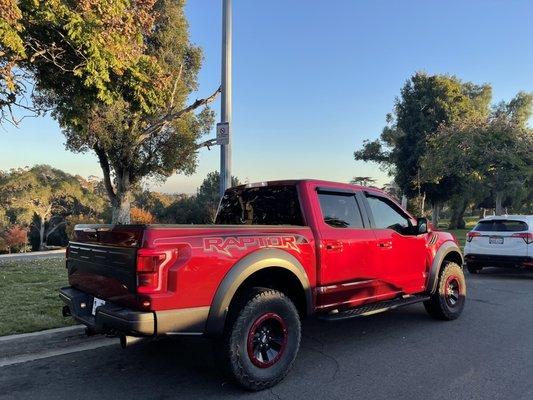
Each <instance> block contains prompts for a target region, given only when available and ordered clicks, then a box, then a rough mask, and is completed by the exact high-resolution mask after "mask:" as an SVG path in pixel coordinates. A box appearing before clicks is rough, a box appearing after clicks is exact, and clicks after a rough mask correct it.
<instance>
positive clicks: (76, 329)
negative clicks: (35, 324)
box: [0, 325, 85, 343]
mask: <svg viewBox="0 0 533 400" xmlns="http://www.w3.org/2000/svg"><path fill="white" fill-rule="evenodd" d="M84 331H85V327H84V326H83V325H74V326H66V327H64V328H54V329H46V330H44V331H37V332H30V333H18V334H15V335H8V336H0V343H2V342H7V341H10V340H24V339H28V338H37V337H39V336H43V337H44V336H51V335H57V334H60V335H62V334H64V333H80V334H83V333H84Z"/></svg>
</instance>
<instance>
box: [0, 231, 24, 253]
mask: <svg viewBox="0 0 533 400" xmlns="http://www.w3.org/2000/svg"><path fill="white" fill-rule="evenodd" d="M27 242H28V231H27V230H26V229H24V228H22V227H20V226H18V225H13V226H10V227H9V228H7V229H5V230H4V231H3V232H2V233H1V234H0V250H3V251H7V252H8V253H11V252H12V251H15V252H18V251H21V250H22V249H24V248H25V247H26V244H27Z"/></svg>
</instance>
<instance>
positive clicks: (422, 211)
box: [420, 192, 426, 217]
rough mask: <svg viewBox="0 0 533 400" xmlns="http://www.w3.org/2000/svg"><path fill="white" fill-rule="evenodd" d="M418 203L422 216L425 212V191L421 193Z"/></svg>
mask: <svg viewBox="0 0 533 400" xmlns="http://www.w3.org/2000/svg"><path fill="white" fill-rule="evenodd" d="M420 203H421V204H420V215H421V216H422V217H423V216H424V215H425V214H426V210H425V208H426V192H424V194H423V195H422V199H421V201H420Z"/></svg>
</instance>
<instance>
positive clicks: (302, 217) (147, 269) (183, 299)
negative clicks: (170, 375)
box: [60, 180, 466, 390]
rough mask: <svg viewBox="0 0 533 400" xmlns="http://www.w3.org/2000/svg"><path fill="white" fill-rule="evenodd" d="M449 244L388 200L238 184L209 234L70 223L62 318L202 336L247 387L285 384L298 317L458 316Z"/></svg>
mask: <svg viewBox="0 0 533 400" xmlns="http://www.w3.org/2000/svg"><path fill="white" fill-rule="evenodd" d="M462 265H463V258H462V255H461V251H460V250H459V246H458V244H457V241H456V239H455V238H454V237H453V235H451V234H449V233H445V232H435V231H432V230H431V229H430V226H429V225H428V222H427V220H425V219H424V218H419V219H418V220H417V219H415V218H413V217H412V216H411V215H409V214H408V213H407V212H406V211H405V210H403V209H402V208H401V207H400V206H399V205H398V204H397V203H396V202H395V201H394V200H393V199H391V198H390V197H389V196H387V194H385V193H384V192H382V191H380V190H378V189H374V188H368V187H360V186H354V185H348V184H341V183H333V182H325V181H318V180H291V181H276V182H263V183H259V184H248V185H243V186H237V187H234V188H231V189H229V190H228V191H227V192H226V193H225V195H224V196H223V198H222V200H221V203H220V206H219V210H218V215H217V218H216V224H215V225H146V226H140V225H123V226H112V225H78V226H76V228H75V239H74V240H73V241H72V242H71V243H70V244H69V246H68V250H67V268H68V275H69V283H70V286H69V287H65V288H63V289H61V290H60V297H61V298H62V299H63V301H64V302H65V303H66V305H65V307H64V308H63V314H64V315H71V316H73V317H74V318H75V319H76V320H78V321H80V322H81V323H83V324H85V325H86V326H87V327H88V331H89V332H91V333H107V334H115V335H119V336H120V337H121V340H122V342H123V343H125V342H127V341H128V339H129V338H131V337H155V336H161V335H207V336H210V337H212V338H213V339H214V343H215V348H216V350H217V355H218V358H219V360H220V362H221V363H222V365H223V366H224V367H225V368H224V369H225V370H226V371H227V372H229V373H230V374H231V376H232V377H233V378H234V379H235V380H236V381H237V382H238V383H239V384H241V385H242V386H244V387H245V388H248V389H251V390H260V389H264V388H267V387H270V386H272V385H274V384H276V383H277V382H279V381H280V380H281V379H283V378H284V377H285V375H286V374H287V373H288V371H289V369H290V367H291V366H292V364H293V362H294V360H295V357H296V354H297V352H298V348H299V344H300V338H301V327H300V320H301V319H302V318H304V317H306V316H309V315H317V316H318V317H319V318H322V319H325V320H340V319H345V318H353V317H358V316H364V315H370V314H374V313H377V312H380V311H385V310H390V309H393V308H396V307H399V306H403V305H409V304H413V303H417V302H423V303H424V306H425V308H426V310H427V311H428V313H429V314H430V315H431V316H433V317H435V318H439V319H444V320H452V319H455V318H457V317H458V316H459V315H460V314H461V311H462V309H463V307H464V303H465V296H466V285H465V278H464V275H463V269H462Z"/></svg>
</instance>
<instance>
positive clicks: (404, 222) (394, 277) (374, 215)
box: [365, 193, 427, 294]
mask: <svg viewBox="0 0 533 400" xmlns="http://www.w3.org/2000/svg"><path fill="white" fill-rule="evenodd" d="M365 199H366V204H367V210H368V211H369V216H370V220H371V222H372V226H373V229H374V234H375V236H376V240H377V246H376V247H374V251H375V257H374V259H375V262H376V263H377V264H378V265H379V268H381V270H382V271H383V276H382V278H383V279H384V281H385V282H387V283H388V284H389V285H391V286H393V287H397V288H398V290H401V292H402V293H406V294H412V293H417V292H420V291H422V290H424V289H425V284H426V276H427V234H422V235H418V234H417V229H416V227H414V226H413V223H412V221H411V220H412V219H411V218H410V217H409V215H408V214H407V213H406V212H404V211H403V210H402V209H401V207H399V206H398V205H397V204H396V203H395V202H393V201H392V200H391V199H389V198H387V197H385V196H382V195H379V194H373V193H366V194H365Z"/></svg>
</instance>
